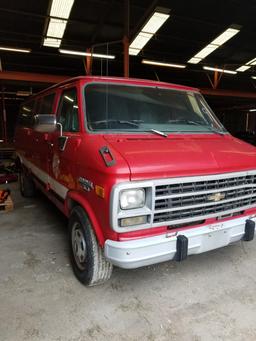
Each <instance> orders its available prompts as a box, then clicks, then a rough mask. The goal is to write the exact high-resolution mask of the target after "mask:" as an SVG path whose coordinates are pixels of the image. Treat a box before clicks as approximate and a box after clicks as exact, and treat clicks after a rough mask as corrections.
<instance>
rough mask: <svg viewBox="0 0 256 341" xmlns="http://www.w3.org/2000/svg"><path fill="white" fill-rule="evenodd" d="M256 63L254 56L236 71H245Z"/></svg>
mask: <svg viewBox="0 0 256 341" xmlns="http://www.w3.org/2000/svg"><path fill="white" fill-rule="evenodd" d="M254 65H256V58H253V59H252V60H250V61H249V62H247V63H246V64H245V65H242V66H240V67H239V68H238V69H236V71H240V72H244V71H246V70H248V69H250V68H251V67H252V66H254Z"/></svg>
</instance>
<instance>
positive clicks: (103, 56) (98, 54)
mask: <svg viewBox="0 0 256 341" xmlns="http://www.w3.org/2000/svg"><path fill="white" fill-rule="evenodd" d="M59 52H60V53H64V54H70V55H74V56H88V57H90V56H92V57H94V58H105V59H115V58H116V56H113V55H111V54H101V53H89V52H83V51H73V50H63V49H59Z"/></svg>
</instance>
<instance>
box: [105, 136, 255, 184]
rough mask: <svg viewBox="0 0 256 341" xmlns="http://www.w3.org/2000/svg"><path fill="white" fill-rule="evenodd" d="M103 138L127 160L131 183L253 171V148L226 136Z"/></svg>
mask: <svg viewBox="0 0 256 341" xmlns="http://www.w3.org/2000/svg"><path fill="white" fill-rule="evenodd" d="M104 138H105V140H106V141H107V142H108V144H109V146H110V147H112V148H113V149H114V150H115V151H116V152H118V153H119V154H121V156H122V157H123V158H124V159H125V160H126V162H127V164H128V166H129V168H130V172H131V180H141V179H156V178H168V177H175V176H193V175H207V174H219V173H226V172H238V171H244V170H252V169H256V148H255V147H253V146H252V145H249V144H247V143H245V142H243V141H240V140H238V139H236V138H234V137H232V136H231V135H229V134H226V135H222V136H221V135H217V134H205V135H169V136H168V137H167V138H165V137H161V136H159V137H158V136H152V137H151V136H148V135H146V136H145V135H144V136H131V135H129V136H123V137H120V136H119V137H117V136H114V135H105V136H104Z"/></svg>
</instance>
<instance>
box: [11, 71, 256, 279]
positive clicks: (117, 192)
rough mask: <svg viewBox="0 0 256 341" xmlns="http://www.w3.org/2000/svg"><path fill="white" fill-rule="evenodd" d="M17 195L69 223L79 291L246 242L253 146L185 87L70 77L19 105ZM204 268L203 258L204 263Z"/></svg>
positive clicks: (255, 163)
mask: <svg viewBox="0 0 256 341" xmlns="http://www.w3.org/2000/svg"><path fill="white" fill-rule="evenodd" d="M15 140H16V150H17V155H18V164H19V165H20V189H21V193H22V194H23V195H24V196H28V197H30V196H33V195H34V193H35V189H36V188H38V189H40V190H42V191H43V192H44V193H45V194H46V195H47V197H48V198H49V199H50V200H52V201H53V202H54V203H55V205H56V206H57V207H58V208H59V209H60V210H61V211H62V212H63V213H64V214H65V215H66V216H67V217H68V219H69V240H70V248H71V261H72V265H73V269H74V273H75V275H76V276H77V278H78V279H79V280H80V281H81V282H82V283H84V284H86V285H95V284H99V283H102V282H104V281H106V280H107V279H108V278H109V277H110V275H111V272H112V267H113V265H116V266H119V267H121V268H127V269H130V268H137V267H141V266H146V265H150V264H155V263H159V262H163V261H170V260H176V261H182V260H184V259H186V258H187V256H188V255H193V254H198V253H202V252H206V251H209V250H213V249H216V248H220V247H223V246H226V245H228V244H230V243H232V242H236V241H238V240H241V239H243V240H246V241H249V240H252V239H253V236H254V230H255V217H256V149H255V148H254V147H253V146H249V145H248V144H246V143H243V142H242V141H240V140H238V139H236V138H234V137H232V136H231V135H230V134H229V133H228V132H227V131H226V130H225V128H224V127H223V126H222V125H221V124H220V122H219V121H218V120H217V118H216V117H215V115H214V114H213V112H212V111H211V109H210V108H209V107H208V105H207V103H206V102H205V100H204V98H203V97H202V95H201V94H200V92H199V91H198V90H197V89H194V88H190V87H185V86H179V85H174V84H168V83H161V82H155V81H147V80H138V79H124V78H110V77H93V76H87V77H78V78H74V79H70V80H68V81H66V82H63V83H61V84H58V85H55V86H53V87H51V88H49V89H47V90H45V91H43V92H41V93H39V94H37V95H35V96H33V97H31V98H29V99H28V100H27V101H26V102H25V103H24V104H23V105H22V106H21V109H20V115H19V120H18V125H17V129H16V136H15ZM209 262H210V259H209Z"/></svg>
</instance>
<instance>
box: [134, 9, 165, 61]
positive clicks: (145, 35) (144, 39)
mask: <svg viewBox="0 0 256 341" xmlns="http://www.w3.org/2000/svg"><path fill="white" fill-rule="evenodd" d="M169 17H170V15H169V10H167V9H164V8H162V9H160V8H159V9H156V10H155V12H154V13H153V14H152V16H151V17H150V18H149V20H148V21H147V22H146V24H145V25H144V26H143V27H142V29H141V30H140V32H139V33H138V34H137V36H136V37H135V38H134V40H133V41H132V43H131V44H130V46H129V54H130V55H131V56H137V55H138V54H139V53H140V51H141V50H142V49H143V47H144V46H145V45H146V44H147V43H148V42H149V40H150V39H151V38H152V37H153V35H154V34H155V33H156V32H157V31H158V30H159V28H160V27H161V26H162V25H163V24H164V23H165V22H166V20H167V19H168V18H169Z"/></svg>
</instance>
